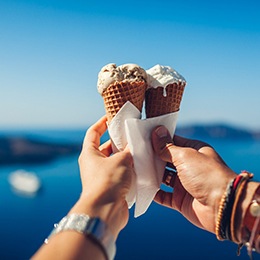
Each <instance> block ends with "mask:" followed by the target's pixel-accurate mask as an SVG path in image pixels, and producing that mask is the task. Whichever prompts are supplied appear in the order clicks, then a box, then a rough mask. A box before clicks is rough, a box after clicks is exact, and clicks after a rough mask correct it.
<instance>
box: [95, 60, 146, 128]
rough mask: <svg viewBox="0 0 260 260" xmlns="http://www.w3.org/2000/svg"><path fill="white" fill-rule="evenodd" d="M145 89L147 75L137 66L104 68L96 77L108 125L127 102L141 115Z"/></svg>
mask: <svg viewBox="0 0 260 260" xmlns="http://www.w3.org/2000/svg"><path fill="white" fill-rule="evenodd" d="M146 89H147V74H146V72H145V70H144V69H142V68H141V67H139V66H138V65H136V64H125V65H121V66H118V67H117V66H116V64H112V63H111V64H108V65H106V66H104V67H103V68H102V69H101V71H100V72H99V75H98V91H99V93H100V94H101V95H102V97H103V100H104V105H105V110H106V115H107V120H108V123H110V122H111V121H112V119H113V118H114V116H115V115H116V114H117V113H118V111H119V110H120V109H121V107H122V106H123V105H124V104H125V103H126V102H127V101H130V102H131V103H132V104H133V105H134V106H136V108H137V109H138V110H139V111H140V113H141V112H142V107H143V102H144V99H145V91H146Z"/></svg>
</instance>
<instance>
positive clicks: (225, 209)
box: [216, 180, 235, 240]
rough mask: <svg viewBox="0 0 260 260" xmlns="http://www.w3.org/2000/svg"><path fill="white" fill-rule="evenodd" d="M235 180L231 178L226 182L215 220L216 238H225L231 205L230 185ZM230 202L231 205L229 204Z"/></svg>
mask: <svg viewBox="0 0 260 260" xmlns="http://www.w3.org/2000/svg"><path fill="white" fill-rule="evenodd" d="M234 181H235V180H232V181H230V182H229V183H228V185H227V188H226V191H225V193H224V194H223V196H222V198H221V201H220V204H219V209H218V216H217V222H216V236H217V238H218V240H225V239H227V238H228V237H227V233H226V227H227V223H228V221H229V218H228V215H229V211H230V206H231V207H232V205H233V194H232V186H233V184H234ZM231 204H232V205H231Z"/></svg>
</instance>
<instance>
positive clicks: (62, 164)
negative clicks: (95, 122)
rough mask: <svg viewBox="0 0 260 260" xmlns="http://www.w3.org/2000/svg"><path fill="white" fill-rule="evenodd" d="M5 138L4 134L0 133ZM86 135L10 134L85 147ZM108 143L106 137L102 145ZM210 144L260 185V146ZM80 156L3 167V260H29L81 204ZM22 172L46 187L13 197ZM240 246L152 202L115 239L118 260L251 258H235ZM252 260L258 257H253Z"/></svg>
mask: <svg viewBox="0 0 260 260" xmlns="http://www.w3.org/2000/svg"><path fill="white" fill-rule="evenodd" d="M0 134H6V133H0ZM84 134H85V131H83V130H66V131H65V130H64V131H63V130H42V131H39V130H30V131H28V130H24V131H20V132H17V131H13V132H12V131H11V132H10V131H9V132H8V135H23V136H28V137H32V138H36V139H39V140H45V141H46V140H48V141H53V140H55V141H60V142H64V141H66V142H67V141H71V142H82V141H83V138H84ZM107 138H108V135H107V134H106V135H105V136H104V137H103V139H102V140H103V141H104V140H106V139H107ZM204 141H206V142H208V143H210V144H211V145H212V146H213V147H214V148H215V149H216V151H217V152H218V153H219V154H220V155H221V156H222V158H223V159H224V160H225V161H226V163H227V164H228V165H229V166H230V167H231V168H232V169H233V170H235V171H236V172H238V173H239V172H240V171H241V170H248V171H250V172H253V173H254V179H255V180H256V181H260V141H252V140H238V139H236V140H234V139H233V140H231V139H230V140H227V139H225V140H219V139H208V140H204ZM77 160H78V154H76V155H73V156H68V157H62V158H59V159H56V160H54V161H51V162H49V163H45V164H38V165H35V164H32V165H15V166H5V167H0V236H1V238H0V259H1V260H5V259H6V260H8V259H10V260H11V259H17V260H18V259H19V260H23V259H30V257H31V256H32V255H33V254H34V253H35V251H36V250H37V249H38V248H39V247H40V246H41V245H42V244H43V242H44V239H45V238H46V237H47V236H48V234H49V233H50V231H51V230H52V228H53V224H54V223H57V222H58V221H59V220H60V219H61V218H62V217H63V216H65V215H66V214H67V212H68V210H69V209H70V207H71V206H72V205H73V204H74V203H75V202H76V201H77V199H78V197H79V195H80V192H81V183H80V177H79V169H78V161H77ZM17 169H23V170H26V171H32V172H35V174H37V176H38V177H39V178H40V180H41V182H42V188H41V190H40V191H39V193H38V194H37V195H35V196H25V195H21V194H19V193H17V192H15V191H14V190H13V189H12V187H11V186H10V184H9V182H8V176H9V174H10V173H11V172H13V171H15V170H17ZM236 250H237V246H236V245H235V244H233V243H231V242H228V241H218V240H217V239H216V237H215V235H214V234H211V233H208V232H206V231H204V230H201V229H199V228H197V227H195V226H193V225H192V224H191V223H190V222H188V221H187V220H186V219H185V218H184V217H183V216H182V215H181V214H180V213H178V212H176V211H174V210H171V209H169V208H165V207H162V206H160V205H158V204H156V203H152V204H151V206H150V207H149V209H148V211H147V212H146V213H145V214H144V215H142V216H140V217H138V218H134V209H133V208H132V209H130V219H129V223H128V225H127V226H126V227H125V229H124V230H123V231H121V233H120V235H119V237H118V240H117V254H116V257H115V259H118V260H128V259H129V260H131V259H134V260H139V259H140V260H146V259H147V260H171V259H201V260H204V259H205V260H206V259H207V260H208V259H229V260H232V259H234V260H235V259H236V260H239V259H249V258H248V256H247V252H246V249H245V248H244V249H242V251H241V255H240V256H239V257H238V256H237V255H236ZM254 259H260V255H258V254H254Z"/></svg>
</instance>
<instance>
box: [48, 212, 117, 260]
mask: <svg viewBox="0 0 260 260" xmlns="http://www.w3.org/2000/svg"><path fill="white" fill-rule="evenodd" d="M66 230H72V231H76V232H79V233H81V234H84V235H85V236H87V237H90V238H91V239H93V240H94V241H95V242H97V243H98V244H99V245H100V246H101V248H102V249H103V251H104V253H105V255H106V257H107V259H109V260H112V259H114V257H115V253H116V245H115V241H114V237H113V235H112V234H111V233H110V231H109V230H108V227H107V225H106V224H105V223H104V222H103V221H102V220H101V219H99V218H91V217H89V216H88V215H85V214H70V215H67V216H65V217H64V218H62V220H61V221H60V222H59V223H58V224H55V225H54V229H53V230H52V232H51V233H50V235H49V236H48V238H47V239H45V241H44V242H45V243H46V244H47V243H48V242H49V239H50V238H51V237H52V236H54V235H55V234H58V233H60V232H62V231H66Z"/></svg>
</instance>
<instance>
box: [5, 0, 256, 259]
mask: <svg viewBox="0 0 260 260" xmlns="http://www.w3.org/2000/svg"><path fill="white" fill-rule="evenodd" d="M259 10H260V2H259V1H256V0H254V1H252V0H248V1H244V0H237V1H233V0H230V1H224V0H220V1H215V2H214V1H213V2H212V1H202V0H198V1H191V0H186V1H175V0H172V1H170V0H166V1H160V2H158V1H131V2H127V1H125V2H124V1H116V0H111V1H97V2H95V1H81V0H78V1H72V0H52V1H51V0H19V1H18V0H8V1H5V0H0V91H1V92H0V212H1V214H0V234H1V235H2V239H1V243H0V259H28V258H29V257H30V256H31V255H32V254H33V253H34V252H35V250H37V248H38V247H39V246H40V245H41V243H42V242H43V240H44V238H45V237H46V236H47V235H48V233H49V232H50V231H51V229H52V225H53V223H55V222H57V221H59V220H60V219H61V218H62V217H63V216H64V215H65V214H66V213H67V211H68V210H69V208H70V206H72V205H73V203H74V202H75V201H76V200H77V198H78V196H79V194H80V187H81V186H80V179H79V172H78V165H77V157H78V155H79V152H80V147H81V142H82V140H83V138H84V133H85V131H86V129H87V128H88V127H89V126H90V125H91V124H92V123H94V122H95V121H96V120H97V119H98V118H99V117H101V116H102V115H103V114H104V107H103V100H102V98H101V96H100V95H99V94H98V92H97V87H96V83H97V75H98V72H99V71H100V69H101V68H102V67H103V66H104V65H106V64H107V63H116V64H117V65H121V64H124V63H136V64H138V65H140V66H141V67H143V68H144V69H149V68H151V67H152V66H154V65H156V64H161V65H168V66H171V67H173V68H174V69H175V70H177V71H178V72H179V73H180V74H181V75H183V76H184V77H185V79H186V81H187V86H186V89H185V92H184V97H183V101H182V104H181V111H180V114H179V119H178V125H177V133H178V134H181V135H184V136H187V137H191V138H200V139H203V140H204V141H207V142H210V143H211V144H212V145H213V146H214V147H215V148H216V150H217V151H218V152H219V153H220V154H221V155H222V157H223V159H224V160H225V161H226V162H227V163H228V164H229V165H230V167H232V168H233V169H234V170H235V171H237V172H240V171H241V170H243V169H247V170H249V171H252V172H254V173H255V179H256V180H259V179H260V166H259V163H258V162H259V159H260V116H259V111H260V110H259V108H260V105H259V97H260V77H259V68H260V50H259V46H260V33H259V32H260V17H259ZM108 138H109V137H108V135H107V134H106V135H105V136H104V137H103V139H102V140H103V141H104V140H106V139H108ZM19 169H22V170H25V171H27V172H32V173H34V176H36V177H37V180H38V181H39V183H40V189H39V191H38V192H37V193H35V194H24V193H21V192H17V190H13V186H12V182H10V175H11V174H12V173H13V172H15V171H17V170H19ZM132 211H133V210H132V209H131V218H130V222H129V225H128V226H127V227H126V229H125V230H124V231H123V232H122V233H121V235H120V237H119V240H118V243H117V247H118V254H117V257H116V258H117V259H180V258H181V259H190V258H196V259H209V258H210V259H219V258H220V257H222V258H223V259H237V257H236V252H235V251H236V246H235V245H233V244H231V243H229V242H219V241H217V240H216V238H215V236H214V235H212V234H208V233H206V232H205V231H202V230H199V229H198V228H195V227H193V226H192V225H191V224H190V223H188V222H187V221H186V220H184V219H183V218H182V217H181V216H180V215H179V214H178V213H177V212H173V211H171V210H169V209H165V208H162V207H160V206H158V205H156V204H152V205H151V207H150V208H149V210H148V212H147V213H146V214H145V215H143V216H141V217H139V218H137V219H135V218H133V212H132ZM257 257H259V255H256V256H255V258H257ZM240 259H247V256H246V253H245V252H242V256H240Z"/></svg>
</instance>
